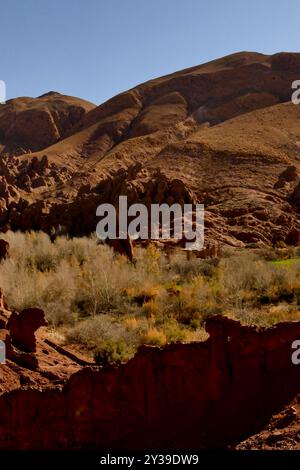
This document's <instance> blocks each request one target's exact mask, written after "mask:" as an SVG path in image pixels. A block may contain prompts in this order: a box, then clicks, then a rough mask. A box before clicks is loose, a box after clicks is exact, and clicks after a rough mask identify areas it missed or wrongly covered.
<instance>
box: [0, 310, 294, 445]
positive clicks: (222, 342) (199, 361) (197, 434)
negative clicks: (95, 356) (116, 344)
mask: <svg viewBox="0 0 300 470" xmlns="http://www.w3.org/2000/svg"><path fill="white" fill-rule="evenodd" d="M206 329H207V332H208V333H209V338H208V340H207V341H205V342H199V343H190V344H173V345H168V346H166V347H164V348H162V349H160V348H155V347H142V348H140V350H139V351H138V353H137V354H136V355H135V357H134V358H133V359H132V360H130V361H129V362H128V363H126V364H123V365H120V366H115V367H114V366H109V367H106V368H99V367H96V366H94V367H81V368H79V370H78V372H75V373H73V374H72V375H71V376H70V377H69V378H68V379H67V380H65V381H63V383H60V384H57V383H56V382H55V381H53V382H52V383H48V384H47V385H46V386H43V387H42V386H32V385H31V386H28V385H21V386H20V387H16V388H14V389H13V390H7V391H5V392H4V393H2V395H1V396H0V448H1V449H79V448H80V449H83V448H86V449H89V448H91V449H92V448H97V449H108V450H112V449H122V448H126V449H149V448H152V449H153V448H155V449H169V450H172V449H173V450H174V449H180V448H185V449H193V448H194V449H201V448H203V449H207V448H225V447H228V446H231V445H234V444H235V443H236V442H239V441H241V440H242V439H243V438H245V437H247V436H249V435H251V434H253V433H255V432H257V431H258V430H260V429H261V428H262V427H263V426H264V425H265V424H266V423H267V421H268V420H269V419H270V417H271V416H272V414H274V413H276V412H278V411H280V410H281V409H282V408H283V407H284V406H285V405H286V404H288V403H289V402H290V401H291V400H292V399H293V398H294V397H295V396H296V395H297V394H298V393H299V391H300V366H295V365H293V364H292V362H291V354H292V351H293V350H292V348H291V345H292V342H293V341H294V340H295V339H297V338H300V323H298V322H296V323H282V324H278V325H277V326H275V327H273V328H269V329H260V330H258V329H256V328H254V327H245V326H241V325H240V324H239V323H238V322H236V321H233V320H230V319H228V318H225V317H222V316H215V317H212V318H210V319H209V320H208V321H207V324H206ZM38 349H40V353H39V357H41V355H42V354H43V350H44V351H45V346H43V344H42V342H41V340H40V344H38ZM45 352H46V351H45ZM47 354H48V355H49V352H48V353H47ZM12 359H13V357H12ZM40 360H41V359H40ZM1 367H3V366H0V375H1V371H2V369H1ZM5 367H10V368H12V369H14V370H16V365H15V364H14V363H13V360H9V361H8V363H7V365H6V366H5ZM39 370H41V366H37V367H36V368H35V372H32V373H38V372H39Z"/></svg>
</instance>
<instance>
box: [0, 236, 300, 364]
mask: <svg viewBox="0 0 300 470" xmlns="http://www.w3.org/2000/svg"><path fill="white" fill-rule="evenodd" d="M3 238H5V239H6V240H8V241H9V243H10V246H11V250H10V252H11V256H10V258H8V259H7V260H5V261H3V262H1V264H0V286H1V287H2V288H3V290H4V292H5V295H6V298H7V301H8V303H9V305H10V307H11V308H13V309H16V310H21V309H23V308H26V307H29V306H33V305H38V306H40V307H42V308H43V309H44V310H45V313H46V316H47V319H48V321H49V323H50V327H51V328H52V330H53V331H56V332H57V334H58V335H60V337H64V338H65V341H67V342H73V343H74V342H76V343H81V344H83V345H85V347H87V348H88V349H90V351H92V352H93V351H95V354H96V355H97V360H98V361H100V362H101V361H102V362H105V361H111V362H114V361H115V362H118V361H119V360H121V359H122V358H123V359H125V358H128V357H130V356H131V355H132V354H133V353H134V351H135V350H136V348H137V347H138V346H139V345H140V344H153V345H159V346H161V345H164V344H165V343H167V342H176V341H197V340H203V339H205V338H206V333H205V330H204V324H205V320H206V318H207V317H208V316H209V315H214V314H216V313H218V314H220V313H221V314H224V315H229V316H230V317H232V318H236V319H238V320H240V321H241V322H243V323H245V324H258V325H261V326H270V325H273V324H274V323H277V322H279V321H287V320H295V319H299V318H300V315H299V310H300V307H299V305H300V260H299V258H298V257H299V249H298V251H297V249H294V250H287V249H285V250H284V249H283V250H279V249H277V250H273V251H272V250H264V251H260V252H259V251H257V250H256V251H255V252H254V251H253V252H250V251H240V252H234V253H231V254H227V255H226V256H225V257H224V258H223V259H221V260H200V259H193V260H191V261H189V262H188V261H186V260H185V259H184V258H183V257H182V256H180V255H177V254H175V255H174V256H173V257H172V259H171V262H170V263H168V262H167V260H166V258H165V257H164V255H163V254H162V253H160V252H159V251H158V250H157V249H156V248H155V247H153V246H150V247H149V248H148V249H147V250H137V253H136V254H137V263H136V266H133V265H132V264H130V263H128V262H127V260H126V259H125V258H124V257H120V256H118V257H115V256H114V254H113V252H112V251H111V250H110V249H109V248H108V247H106V246H103V245H97V244H96V240H95V239H94V237H89V238H85V237H83V238H78V239H76V238H74V239H68V238H66V237H61V238H57V239H56V240H55V242H54V243H51V241H50V240H49V237H48V236H47V235H46V234H43V233H26V234H22V233H12V232H8V233H6V234H5V235H3ZM105 351H107V354H106V352H105Z"/></svg>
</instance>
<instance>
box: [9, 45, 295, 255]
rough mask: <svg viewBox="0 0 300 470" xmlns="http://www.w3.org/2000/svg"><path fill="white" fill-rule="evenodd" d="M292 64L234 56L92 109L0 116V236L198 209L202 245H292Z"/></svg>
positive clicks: (66, 107)
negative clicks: (114, 212) (119, 215)
mask: <svg viewBox="0 0 300 470" xmlns="http://www.w3.org/2000/svg"><path fill="white" fill-rule="evenodd" d="M299 72H300V55H299V54H294V53H280V54H275V55H273V56H267V55H263V54H256V53H248V52H241V53H238V54H233V55H231V56H228V57H224V58H221V59H218V60H215V61H212V62H209V63H207V64H203V65H199V66H196V67H192V68H190V69H187V70H183V71H179V72H176V73H174V74H171V75H168V76H165V77H161V78H157V79H155V80H151V81H149V82H146V83H144V84H141V85H139V86H137V87H135V88H133V89H132V90H129V91H127V92H124V93H121V94H120V95H117V96H115V97H113V98H111V99H110V100H108V101H107V102H105V103H103V104H101V105H100V106H94V105H92V104H90V103H87V102H85V101H83V100H79V99H77V98H72V97H67V96H63V95H60V94H59V93H54V92H51V93H48V94H46V95H43V96H41V97H39V98H35V99H34V98H17V99H15V100H10V101H8V102H7V104H6V105H4V106H1V110H0V134H1V136H2V140H1V145H0V152H1V163H0V228H2V229H6V228H9V227H11V228H12V229H22V230H29V229H42V230H46V231H48V232H49V233H50V232H51V230H52V229H53V228H54V229H55V228H57V227H58V226H59V225H63V226H65V227H66V228H67V230H68V232H70V233H73V234H87V233H90V232H91V231H94V230H95V226H96V223H97V220H96V215H95V212H96V207H97V205H98V204H100V203H102V202H112V203H116V201H117V199H118V196H119V195H127V196H128V202H129V204H131V203H133V202H143V203H144V204H146V205H149V204H151V202H159V203H162V202H166V203H168V204H172V203H173V202H178V203H180V204H183V203H186V202H201V203H204V204H205V208H206V239H207V240H208V241H212V242H218V243H220V244H223V245H231V246H247V245H251V246H253V245H254V244H258V245H259V246H262V245H271V244H277V243H278V242H283V243H287V244H289V243H292V244H293V243H295V241H294V240H296V239H297V238H295V237H293V236H291V235H290V233H291V230H296V231H297V230H298V231H299V230H300V226H299V202H298V199H299V198H298V192H299V191H298V189H297V188H298V187H299V176H298V175H299V169H300V167H299V158H298V151H299V148H298V142H299V140H300V130H299V125H298V120H299V113H300V107H299V106H295V105H294V104H292V103H291V102H290V99H291V92H292V90H291V83H292V82H293V81H294V80H296V79H298V78H299Z"/></svg>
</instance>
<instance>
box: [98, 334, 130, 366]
mask: <svg viewBox="0 0 300 470" xmlns="http://www.w3.org/2000/svg"><path fill="white" fill-rule="evenodd" d="M131 355H132V351H131V350H130V348H128V346H127V345H126V344H125V343H124V342H123V341H119V342H117V341H112V340H107V341H103V342H102V343H100V345H99V346H98V347H97V349H96V350H95V352H94V359H95V362H96V364H98V365H101V366H106V365H108V364H120V363H121V362H126V361H128V360H129V359H130V357H131Z"/></svg>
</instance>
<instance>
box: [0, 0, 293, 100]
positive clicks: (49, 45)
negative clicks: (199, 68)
mask: <svg viewBox="0 0 300 470" xmlns="http://www.w3.org/2000/svg"><path fill="white" fill-rule="evenodd" d="M0 7H1V10H0V17H1V27H0V39H1V49H0V50H1V62H0V64H1V66H0V79H1V80H4V81H5V82H6V86H7V97H8V98H12V97H16V96H38V95H40V94H42V93H45V92H47V91H50V90H55V91H59V92H61V93H65V94H69V95H75V96H79V97H81V98H85V99H87V100H90V101H93V102H94V103H96V104H99V103H101V102H103V101H105V100H106V99H108V98H110V97H111V96H113V95H115V94H117V93H119V92H121V91H124V90H127V89H128V88H131V87H133V86H134V85H136V84H138V83H141V82H144V81H146V80H148V79H151V78H154V77H158V76H161V75H164V74H167V73H170V72H174V71H176V70H180V69H182V68H186V67H190V66H193V65H197V64H200V63H203V62H206V61H209V60H211V59H214V58H217V57H221V56H224V55H227V54H230V53H233V52H237V51H240V50H251V51H258V52H263V53H275V52H278V51H284V50H285V51H296V50H297V47H298V48H299V44H300V2H299V0H286V1H285V2H281V1H278V0H243V1H242V0H203V1H202V0H184V1H183V0H182V1H181V0H147V1H146V0H84V1H83V0H5V1H4V0H0Z"/></svg>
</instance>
